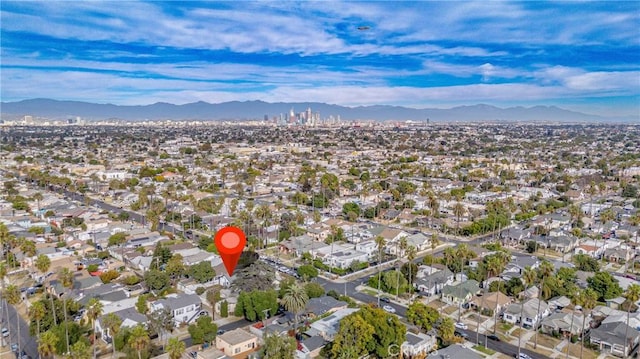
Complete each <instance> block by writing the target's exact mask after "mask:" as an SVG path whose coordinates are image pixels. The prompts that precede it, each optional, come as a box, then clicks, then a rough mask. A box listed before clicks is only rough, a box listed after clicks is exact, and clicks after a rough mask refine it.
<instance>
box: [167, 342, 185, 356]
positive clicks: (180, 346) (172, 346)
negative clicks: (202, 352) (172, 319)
mask: <svg viewBox="0 0 640 359" xmlns="http://www.w3.org/2000/svg"><path fill="white" fill-rule="evenodd" d="M185 350H186V347H185V344H184V342H183V341H182V340H180V339H178V338H169V342H168V343H167V347H166V348H165V351H166V352H167V353H169V359H180V358H181V357H182V354H184V351H185Z"/></svg>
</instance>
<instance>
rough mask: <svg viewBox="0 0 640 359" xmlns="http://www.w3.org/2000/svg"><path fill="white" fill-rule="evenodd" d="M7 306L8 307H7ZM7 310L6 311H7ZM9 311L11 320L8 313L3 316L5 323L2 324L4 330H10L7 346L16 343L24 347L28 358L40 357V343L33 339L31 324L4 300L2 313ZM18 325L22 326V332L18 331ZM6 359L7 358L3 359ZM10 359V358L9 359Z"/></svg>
mask: <svg viewBox="0 0 640 359" xmlns="http://www.w3.org/2000/svg"><path fill="white" fill-rule="evenodd" d="M5 306H6V307H5ZM5 308H6V309H5ZM5 310H8V311H9V318H8V320H7V318H5V317H6V313H5V314H4V315H3V316H2V318H3V320H4V322H3V323H2V327H3V328H5V327H6V328H7V329H9V333H10V335H9V338H5V339H9V340H6V343H7V345H10V344H13V343H16V344H19V345H20V346H21V347H22V350H24V351H25V352H26V353H27V355H28V356H30V357H31V358H37V357H38V343H37V342H36V338H35V337H32V336H31V335H30V334H29V324H28V323H27V322H25V321H24V320H23V319H22V317H20V316H19V315H18V313H17V312H16V310H15V308H14V307H13V306H12V305H9V304H7V302H6V301H5V300H4V299H3V300H2V311H3V312H4V311H5ZM18 323H20V324H19V326H20V331H18ZM3 359H5V358H3ZM7 359H9V358H7Z"/></svg>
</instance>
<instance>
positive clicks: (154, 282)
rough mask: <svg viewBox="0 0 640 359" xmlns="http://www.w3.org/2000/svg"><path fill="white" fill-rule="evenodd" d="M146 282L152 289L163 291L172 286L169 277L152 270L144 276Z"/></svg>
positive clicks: (164, 273)
mask: <svg viewBox="0 0 640 359" xmlns="http://www.w3.org/2000/svg"><path fill="white" fill-rule="evenodd" d="M144 280H145V282H146V283H147V285H148V286H149V288H150V289H152V290H156V291H162V290H164V289H165V288H167V287H168V286H169V284H170V279H169V275H168V274H167V273H166V272H163V271H159V270H157V269H151V270H149V271H147V272H146V273H145V274H144Z"/></svg>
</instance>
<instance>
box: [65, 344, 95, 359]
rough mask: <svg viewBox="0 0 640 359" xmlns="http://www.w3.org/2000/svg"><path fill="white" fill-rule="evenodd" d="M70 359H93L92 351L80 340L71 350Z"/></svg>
mask: <svg viewBox="0 0 640 359" xmlns="http://www.w3.org/2000/svg"><path fill="white" fill-rule="evenodd" d="M69 359H91V351H90V350H89V347H87V344H85V342H84V341H82V340H78V341H77V342H75V343H74V344H73V345H72V346H71V349H70V350H69Z"/></svg>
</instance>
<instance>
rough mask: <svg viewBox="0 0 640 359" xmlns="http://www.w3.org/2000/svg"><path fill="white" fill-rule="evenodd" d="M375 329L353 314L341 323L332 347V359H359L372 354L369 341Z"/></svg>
mask: <svg viewBox="0 0 640 359" xmlns="http://www.w3.org/2000/svg"><path fill="white" fill-rule="evenodd" d="M374 333H375V328H374V327H373V326H372V325H371V324H370V323H367V322H366V321H365V319H364V318H362V317H361V316H359V315H357V313H353V314H351V315H348V316H346V317H344V318H343V319H342V320H341V321H340V329H338V333H337V334H336V336H335V340H334V342H333V344H332V346H331V355H330V358H331V359H334V358H335V359H358V358H361V357H364V356H366V355H367V354H369V353H370V349H369V341H370V340H371V338H373V335H374Z"/></svg>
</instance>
